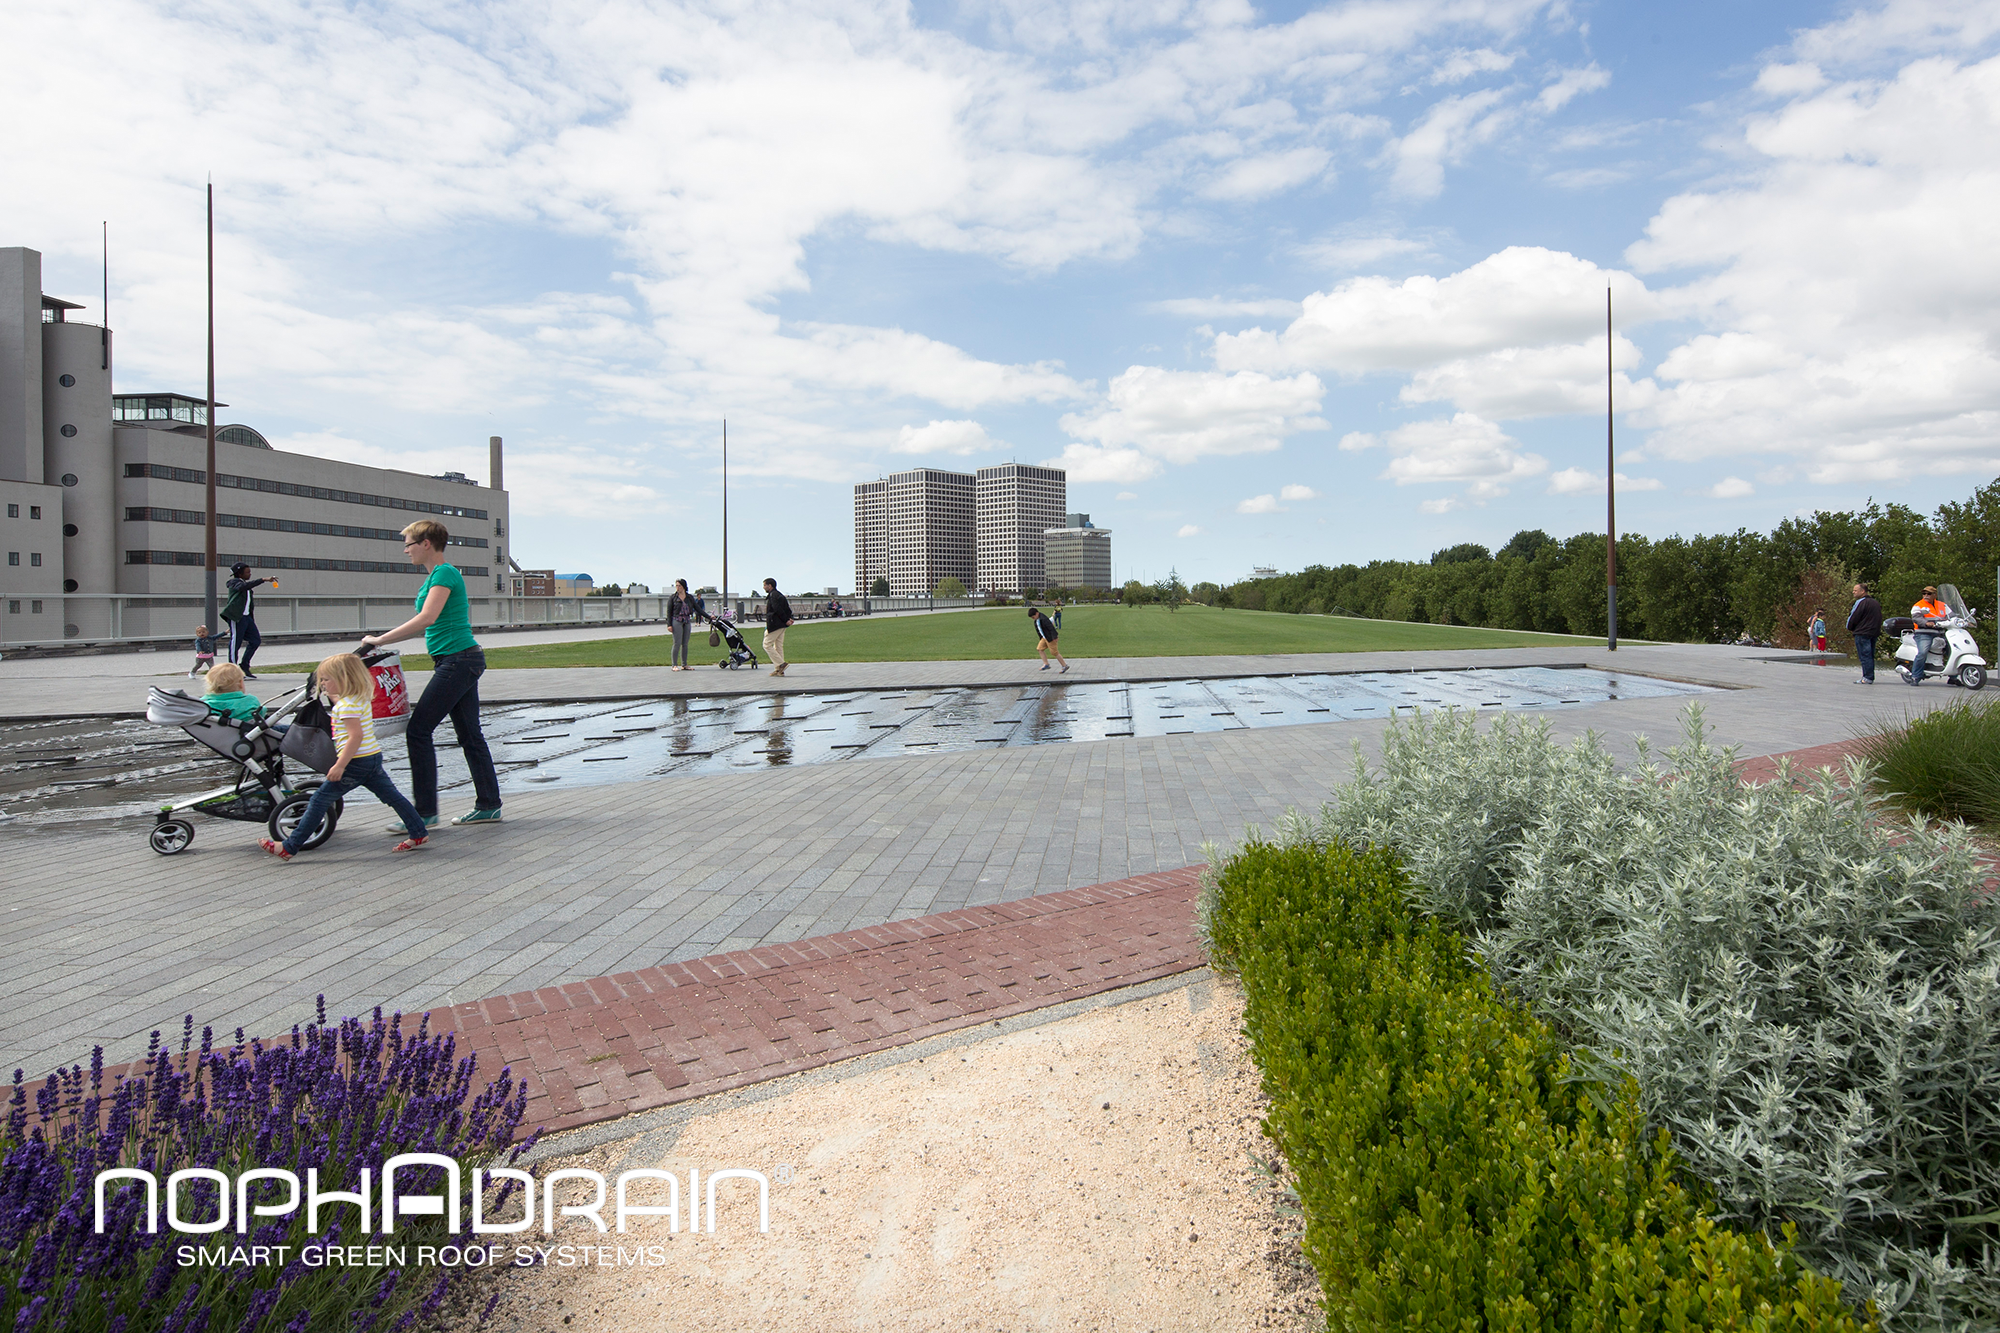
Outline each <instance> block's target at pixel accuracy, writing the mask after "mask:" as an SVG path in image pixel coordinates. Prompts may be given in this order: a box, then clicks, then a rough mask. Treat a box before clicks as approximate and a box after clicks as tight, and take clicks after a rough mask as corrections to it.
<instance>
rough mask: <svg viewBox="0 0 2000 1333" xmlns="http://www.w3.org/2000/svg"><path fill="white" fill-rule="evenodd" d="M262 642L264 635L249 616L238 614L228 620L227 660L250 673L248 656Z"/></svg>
mask: <svg viewBox="0 0 2000 1333" xmlns="http://www.w3.org/2000/svg"><path fill="white" fill-rule="evenodd" d="M263 642H264V636H263V635H261V634H259V633H258V632H257V622H256V621H255V620H253V619H251V618H250V617H249V616H238V617H236V619H234V620H232V621H230V622H229V660H230V661H232V662H234V663H236V665H237V666H240V667H242V668H243V672H244V674H245V675H248V674H249V673H250V658H251V656H252V654H254V653H255V652H256V651H257V649H258V647H259V646H260V645H261V644H262V643H263Z"/></svg>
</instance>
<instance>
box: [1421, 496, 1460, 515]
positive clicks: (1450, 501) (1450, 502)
mask: <svg viewBox="0 0 2000 1333" xmlns="http://www.w3.org/2000/svg"><path fill="white" fill-rule="evenodd" d="M1463 508H1465V501H1463V500H1461V499H1459V498H1458V497H1457V496H1455V495H1442V496H1439V497H1438V498H1437V499H1435V500H1426V501H1424V502H1423V503H1422V504H1420V505H1418V506H1417V512H1418V513H1421V514H1449V513H1451V512H1452V511H1453V510H1454V509H1463Z"/></svg>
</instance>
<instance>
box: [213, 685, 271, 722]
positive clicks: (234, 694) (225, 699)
mask: <svg viewBox="0 0 2000 1333" xmlns="http://www.w3.org/2000/svg"><path fill="white" fill-rule="evenodd" d="M202 702H203V703H205V704H207V705H208V706H209V707H210V708H213V709H214V710H215V711H216V712H218V713H227V714H229V716H231V717H233V718H235V719H236V720H237V721H238V722H254V721H256V720H257V719H258V718H260V717H262V716H264V702H263V700H261V699H259V698H258V697H257V696H256V695H254V694H246V693H244V692H243V691H242V690H217V691H216V692H215V693H213V694H205V695H203V696H202Z"/></svg>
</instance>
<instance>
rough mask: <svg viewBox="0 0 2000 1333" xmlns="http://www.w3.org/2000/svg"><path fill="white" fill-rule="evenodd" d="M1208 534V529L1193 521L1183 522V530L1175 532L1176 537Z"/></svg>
mask: <svg viewBox="0 0 2000 1333" xmlns="http://www.w3.org/2000/svg"><path fill="white" fill-rule="evenodd" d="M1207 535H1208V533H1207V529H1205V528H1200V527H1197V526H1195V525H1194V524H1192V523H1183V524H1182V525H1181V530H1180V531H1179V532H1176V533H1175V534H1174V536H1176V537H1204V536H1207Z"/></svg>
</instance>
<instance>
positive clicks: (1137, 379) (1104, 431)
mask: <svg viewBox="0 0 2000 1333" xmlns="http://www.w3.org/2000/svg"><path fill="white" fill-rule="evenodd" d="M1324 393H1325V387H1324V386H1323V385H1322V384H1321V383H1320V381H1319V378H1318V376H1316V375H1313V374H1310V373H1302V374H1298V375H1293V376H1291V377H1289V378H1283V379H1280V378H1273V377H1271V376H1269V375H1264V374H1261V373H1259V372H1257V371H1242V372H1239V373H1235V374H1226V373H1222V372H1218V371H1208V370H1165V369H1162V368H1161V367H1158V366H1133V367H1132V368H1131V369H1129V370H1127V371H1125V373H1123V374H1122V375H1119V376H1118V377H1117V378H1115V379H1113V380H1112V381H1111V384H1110V386H1109V388H1108V390H1107V392H1106V395H1105V401H1104V403H1103V404H1102V405H1100V406H1098V407H1096V408H1094V409H1092V410H1090V411H1087V412H1072V413H1069V414H1067V415H1065V416H1064V417H1063V418H1062V421H1061V425H1062V428H1063V429H1064V430H1065V431H1067V432H1068V433H1069V434H1070V435H1072V436H1074V437H1075V438H1076V439H1078V440H1080V441H1085V442H1087V446H1086V447H1095V448H1098V449H1102V450H1133V451H1137V452H1138V453H1140V454H1142V455H1144V456H1145V457H1147V458H1150V459H1155V460H1159V461H1163V462H1167V463H1176V464H1182V463H1192V462H1194V461H1195V460H1196V459H1198V458H1205V457H1213V456H1218V455H1222V456H1226V455H1232V454H1252V453H1267V452H1269V451H1270V450H1273V449H1276V448H1278V447H1279V446H1280V445H1282V444H1283V443H1284V441H1285V439H1286V438H1287V437H1288V436H1291V435H1294V434H1297V433H1298V432H1300V431H1307V430H1323V429H1325V427H1326V423H1325V422H1324V421H1322V420H1320V419H1319V417H1318V416H1317V413H1318V411H1319V404H1320V398H1321V397H1322V396H1323V395H1324ZM1079 447H1080V446H1078V445H1071V446H1069V448H1068V449H1066V450H1065V451H1064V457H1065V458H1068V457H1070V456H1071V453H1072V451H1075V450H1077V449H1078V448H1079ZM1150 475H1152V473H1151V472H1146V473H1143V474H1138V475H1128V476H1120V477H1105V478H1103V479H1105V480H1127V481H1139V480H1144V478H1145V477H1146V476H1150Z"/></svg>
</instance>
